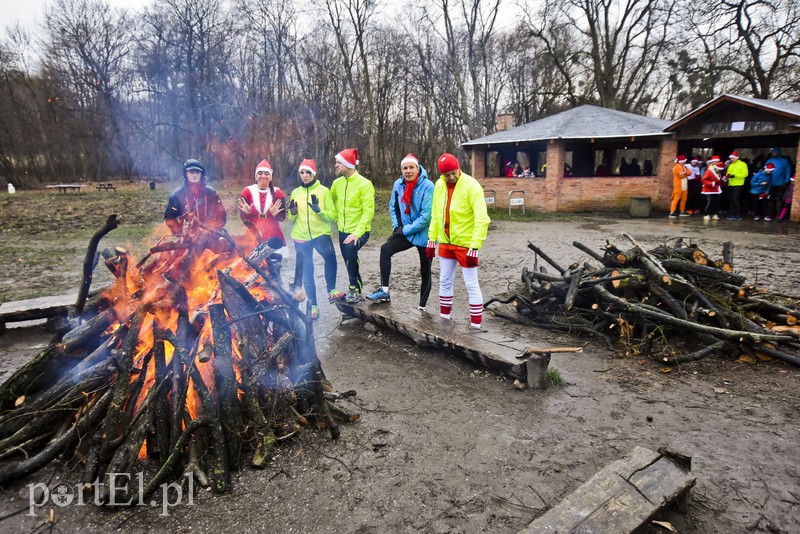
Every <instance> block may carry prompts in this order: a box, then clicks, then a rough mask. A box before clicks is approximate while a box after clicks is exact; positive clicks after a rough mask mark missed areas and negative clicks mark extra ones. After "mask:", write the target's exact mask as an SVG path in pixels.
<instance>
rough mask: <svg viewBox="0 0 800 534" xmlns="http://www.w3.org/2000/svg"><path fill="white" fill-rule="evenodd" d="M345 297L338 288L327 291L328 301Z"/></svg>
mask: <svg viewBox="0 0 800 534" xmlns="http://www.w3.org/2000/svg"><path fill="white" fill-rule="evenodd" d="M344 297H345V294H344V293H343V292H342V291H339V290H338V289H331V292H330V293H328V302H331V303H333V302H336V301H337V300H342V299H343V298H344Z"/></svg>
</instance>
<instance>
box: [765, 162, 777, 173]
mask: <svg viewBox="0 0 800 534" xmlns="http://www.w3.org/2000/svg"><path fill="white" fill-rule="evenodd" d="M764 170H765V171H767V172H770V171H774V170H775V164H774V163H767V164H766V165H765V166H764Z"/></svg>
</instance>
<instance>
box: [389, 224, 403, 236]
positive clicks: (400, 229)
mask: <svg viewBox="0 0 800 534" xmlns="http://www.w3.org/2000/svg"><path fill="white" fill-rule="evenodd" d="M392 235H405V234H403V226H402V225H400V226H395V227H394V230H392Z"/></svg>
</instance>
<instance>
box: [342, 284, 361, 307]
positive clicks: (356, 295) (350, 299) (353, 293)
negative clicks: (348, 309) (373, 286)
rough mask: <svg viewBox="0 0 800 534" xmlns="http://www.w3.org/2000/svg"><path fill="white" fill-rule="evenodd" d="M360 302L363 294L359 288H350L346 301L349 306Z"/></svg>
mask: <svg viewBox="0 0 800 534" xmlns="http://www.w3.org/2000/svg"><path fill="white" fill-rule="evenodd" d="M359 300H361V293H360V292H359V291H358V288H357V287H356V286H350V288H349V289H348V290H347V296H346V297H345V301H347V303H348V304H355V303H357V302H358V301H359Z"/></svg>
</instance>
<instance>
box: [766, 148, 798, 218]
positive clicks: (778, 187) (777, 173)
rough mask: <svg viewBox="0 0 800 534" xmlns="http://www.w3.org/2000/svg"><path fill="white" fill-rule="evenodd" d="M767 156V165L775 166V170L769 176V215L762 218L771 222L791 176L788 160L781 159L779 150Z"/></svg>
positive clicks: (778, 208)
mask: <svg viewBox="0 0 800 534" xmlns="http://www.w3.org/2000/svg"><path fill="white" fill-rule="evenodd" d="M769 155H770V158H769V159H768V160H767V163H772V164H773V165H774V166H775V170H773V171H772V176H771V178H772V184H771V186H770V190H769V196H770V203H769V204H770V206H769V214H768V215H767V216H766V217H764V220H765V221H771V220H772V219H773V218H775V217H777V216H778V212H779V211H780V209H781V204H782V203H783V193H784V191H785V190H786V187H787V186H788V185H789V179H790V178H791V176H792V169H791V165H790V164H789V160H788V159H787V158H785V157H783V155H782V153H781V149H780V148H777V147H776V148H773V149H772V151H771V152H770V154H769Z"/></svg>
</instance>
